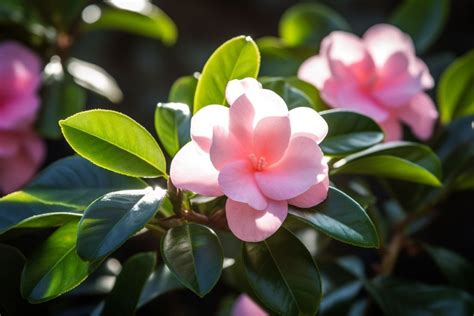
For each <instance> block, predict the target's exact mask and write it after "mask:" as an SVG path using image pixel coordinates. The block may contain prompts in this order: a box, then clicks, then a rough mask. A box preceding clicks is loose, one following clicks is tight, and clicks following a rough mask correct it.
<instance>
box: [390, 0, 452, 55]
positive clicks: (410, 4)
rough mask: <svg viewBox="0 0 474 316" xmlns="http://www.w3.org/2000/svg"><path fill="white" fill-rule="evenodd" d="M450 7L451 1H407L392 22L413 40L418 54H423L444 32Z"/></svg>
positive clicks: (398, 9) (395, 13)
mask: <svg viewBox="0 0 474 316" xmlns="http://www.w3.org/2000/svg"><path fill="white" fill-rule="evenodd" d="M449 6H450V1H449V0H423V1H419V0H405V1H404V2H403V3H402V4H401V5H400V6H399V7H398V8H397V9H396V10H395V12H394V13H393V15H392V17H391V19H390V21H391V23H393V24H395V25H396V26H398V27H399V28H400V29H401V30H402V31H404V32H407V33H408V34H409V35H410V36H411V37H412V38H413V40H414V42H415V46H416V50H417V52H418V53H420V54H422V53H424V52H426V51H427V50H428V48H429V47H430V46H431V44H433V43H434V42H435V41H436V39H437V38H438V36H439V35H440V34H441V32H442V31H443V28H444V25H445V24H446V21H447V19H448V16H449Z"/></svg>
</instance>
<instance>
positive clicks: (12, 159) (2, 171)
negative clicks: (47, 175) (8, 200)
mask: <svg viewBox="0 0 474 316" xmlns="http://www.w3.org/2000/svg"><path fill="white" fill-rule="evenodd" d="M0 133H1V132H0ZM10 137H12V139H14V140H15V142H16V143H17V145H18V147H19V148H18V150H17V151H16V152H15V153H14V154H13V155H10V156H0V190H1V191H2V192H3V193H11V192H13V191H14V190H17V189H19V188H20V187H21V186H23V185H25V184H26V183H27V182H28V180H30V179H31V178H32V177H33V176H34V175H35V173H36V171H37V170H38V168H39V167H40V166H41V164H42V162H43V160H44V157H45V155H46V149H45V146H44V143H43V141H42V140H41V139H40V138H39V137H38V136H37V135H36V134H35V133H33V132H31V131H21V132H15V133H14V135H13V134H10Z"/></svg>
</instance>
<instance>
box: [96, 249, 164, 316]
mask: <svg viewBox="0 0 474 316" xmlns="http://www.w3.org/2000/svg"><path fill="white" fill-rule="evenodd" d="M155 264H156V254H155V253H153V252H146V253H139V254H136V255H134V256H133V257H131V258H130V259H128V260H127V261H126V262H125V264H124V265H123V267H122V271H121V272H120V274H119V276H118V277H117V280H116V281H115V285H114V288H113V289H112V291H111V292H110V294H109V295H107V297H106V298H105V303H104V307H103V309H102V313H101V315H104V316H105V315H124V316H126V315H135V309H136V308H137V304H138V300H139V298H140V294H141V292H142V290H143V288H144V286H145V284H146V282H147V279H148V277H149V276H150V274H151V273H152V272H153V269H154V268H155Z"/></svg>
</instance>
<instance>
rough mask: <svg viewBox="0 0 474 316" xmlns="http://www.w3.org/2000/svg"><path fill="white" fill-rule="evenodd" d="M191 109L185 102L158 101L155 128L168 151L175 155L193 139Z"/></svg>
mask: <svg viewBox="0 0 474 316" xmlns="http://www.w3.org/2000/svg"><path fill="white" fill-rule="evenodd" d="M190 128H191V111H190V109H189V106H188V105H187V104H184V103H158V105H157V106H156V110H155V129H156V134H157V135H158V138H159V139H160V141H161V143H162V144H163V147H165V149H166V152H167V153H168V154H169V155H170V156H171V157H173V156H174V155H176V153H177V152H178V150H179V149H180V148H181V147H183V146H184V145H185V144H186V143H188V142H189V141H190V140H191V137H190Z"/></svg>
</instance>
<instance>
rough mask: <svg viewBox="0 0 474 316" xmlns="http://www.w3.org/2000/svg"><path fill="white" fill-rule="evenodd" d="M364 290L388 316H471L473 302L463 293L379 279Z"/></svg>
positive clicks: (392, 279)
mask: <svg viewBox="0 0 474 316" xmlns="http://www.w3.org/2000/svg"><path fill="white" fill-rule="evenodd" d="M365 287H366V289H367V291H368V292H369V293H370V295H371V296H372V298H373V299H374V301H375V302H376V303H377V304H378V305H379V306H380V309H381V310H382V311H383V312H384V314H385V315H387V316H420V315H470V314H472V311H473V309H474V299H473V298H472V296H470V295H469V294H467V293H466V292H463V291H460V290H458V289H453V288H449V287H443V286H429V285H425V284H421V283H415V282H411V281H403V280H397V279H394V278H378V279H375V280H373V281H371V282H366V283H365Z"/></svg>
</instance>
